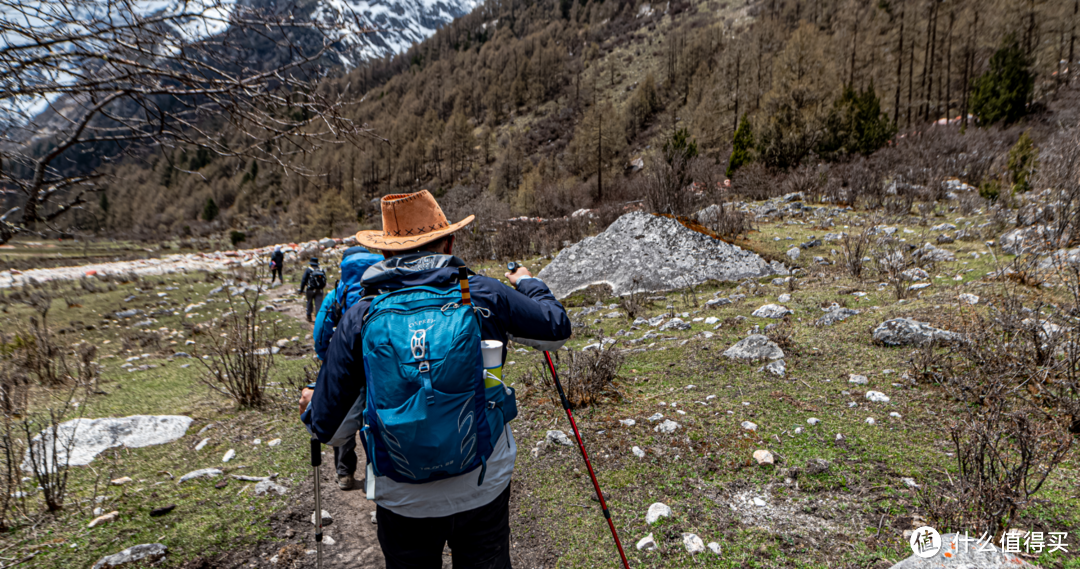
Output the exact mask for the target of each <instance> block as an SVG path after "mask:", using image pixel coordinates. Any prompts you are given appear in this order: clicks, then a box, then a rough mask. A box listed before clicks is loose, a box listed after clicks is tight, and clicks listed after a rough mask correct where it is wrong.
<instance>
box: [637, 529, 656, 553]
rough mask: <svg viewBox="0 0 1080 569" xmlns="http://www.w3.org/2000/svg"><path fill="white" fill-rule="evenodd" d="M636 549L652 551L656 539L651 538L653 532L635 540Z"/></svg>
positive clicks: (654, 547)
mask: <svg viewBox="0 0 1080 569" xmlns="http://www.w3.org/2000/svg"><path fill="white" fill-rule="evenodd" d="M637 548H638V551H652V550H654V549H656V539H654V538H653V534H651V533H650V534H649V535H647V536H645V537H643V538H641V539H639V540H638V542H637Z"/></svg>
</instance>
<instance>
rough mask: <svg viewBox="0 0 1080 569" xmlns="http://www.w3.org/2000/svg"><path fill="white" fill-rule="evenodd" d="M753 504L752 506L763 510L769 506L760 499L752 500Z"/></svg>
mask: <svg viewBox="0 0 1080 569" xmlns="http://www.w3.org/2000/svg"><path fill="white" fill-rule="evenodd" d="M753 502H754V505H755V506H757V507H759V508H764V507H765V506H768V505H769V503H768V502H766V501H765V500H762V499H761V498H754V500H753Z"/></svg>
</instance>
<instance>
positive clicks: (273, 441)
mask: <svg viewBox="0 0 1080 569" xmlns="http://www.w3.org/2000/svg"><path fill="white" fill-rule="evenodd" d="M279 444H281V439H274V440H272V441H270V442H268V443H266V446H268V447H276V446H278V445H279Z"/></svg>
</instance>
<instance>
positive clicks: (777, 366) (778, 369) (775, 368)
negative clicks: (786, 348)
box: [765, 360, 787, 377]
mask: <svg viewBox="0 0 1080 569" xmlns="http://www.w3.org/2000/svg"><path fill="white" fill-rule="evenodd" d="M765 371H767V372H769V373H771V374H773V375H775V376H776V377H784V375H785V374H786V373H787V364H785V363H784V360H776V361H774V362H771V363H769V364H767V365H766V366H765Z"/></svg>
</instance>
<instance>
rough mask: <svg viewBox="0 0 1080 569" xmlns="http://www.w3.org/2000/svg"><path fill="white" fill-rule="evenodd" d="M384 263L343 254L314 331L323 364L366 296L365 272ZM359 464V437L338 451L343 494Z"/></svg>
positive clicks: (359, 250) (357, 253) (361, 251)
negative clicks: (346, 318) (347, 316)
mask: <svg viewBox="0 0 1080 569" xmlns="http://www.w3.org/2000/svg"><path fill="white" fill-rule="evenodd" d="M382 260H383V256H382V255H375V254H373V253H371V252H369V251H368V250H367V249H365V248H364V247H360V246H356V247H349V248H348V249H346V250H345V252H344V253H342V255H341V280H340V281H338V283H337V285H336V286H335V287H334V289H333V290H332V291H330V293H329V294H327V295H326V297H325V298H324V299H323V303H322V306H320V307H319V314H318V315H316V316H315V328H314V329H313V330H312V339H313V340H314V342H315V355H316V356H317V357H318V358H319V359H320V360H321V361H326V350H327V348H329V347H330V338H331V337H332V336H333V335H334V329H335V328H337V325H338V321H340V320H341V317H342V315H343V314H344V313H345V311H346V310H348V308H349V307H350V306H352V305H353V304H356V302H357V301H358V300H360V297H362V296H363V292H364V288H363V286H362V285H361V284H360V278H361V277H363V276H364V271H366V270H367V269H368V267H370V266H372V265H374V264H375V263H378V262H379V261H382ZM357 462H358V460H357V457H356V437H351V438H349V439H347V440H346V441H345V442H344V443H343V444H341V445H340V446H336V447H334V466H335V470H336V471H337V485H338V488H340V489H341V490H350V489H351V488H352V487H353V484H354V483H355V477H354V476H355V473H356V464H357Z"/></svg>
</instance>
